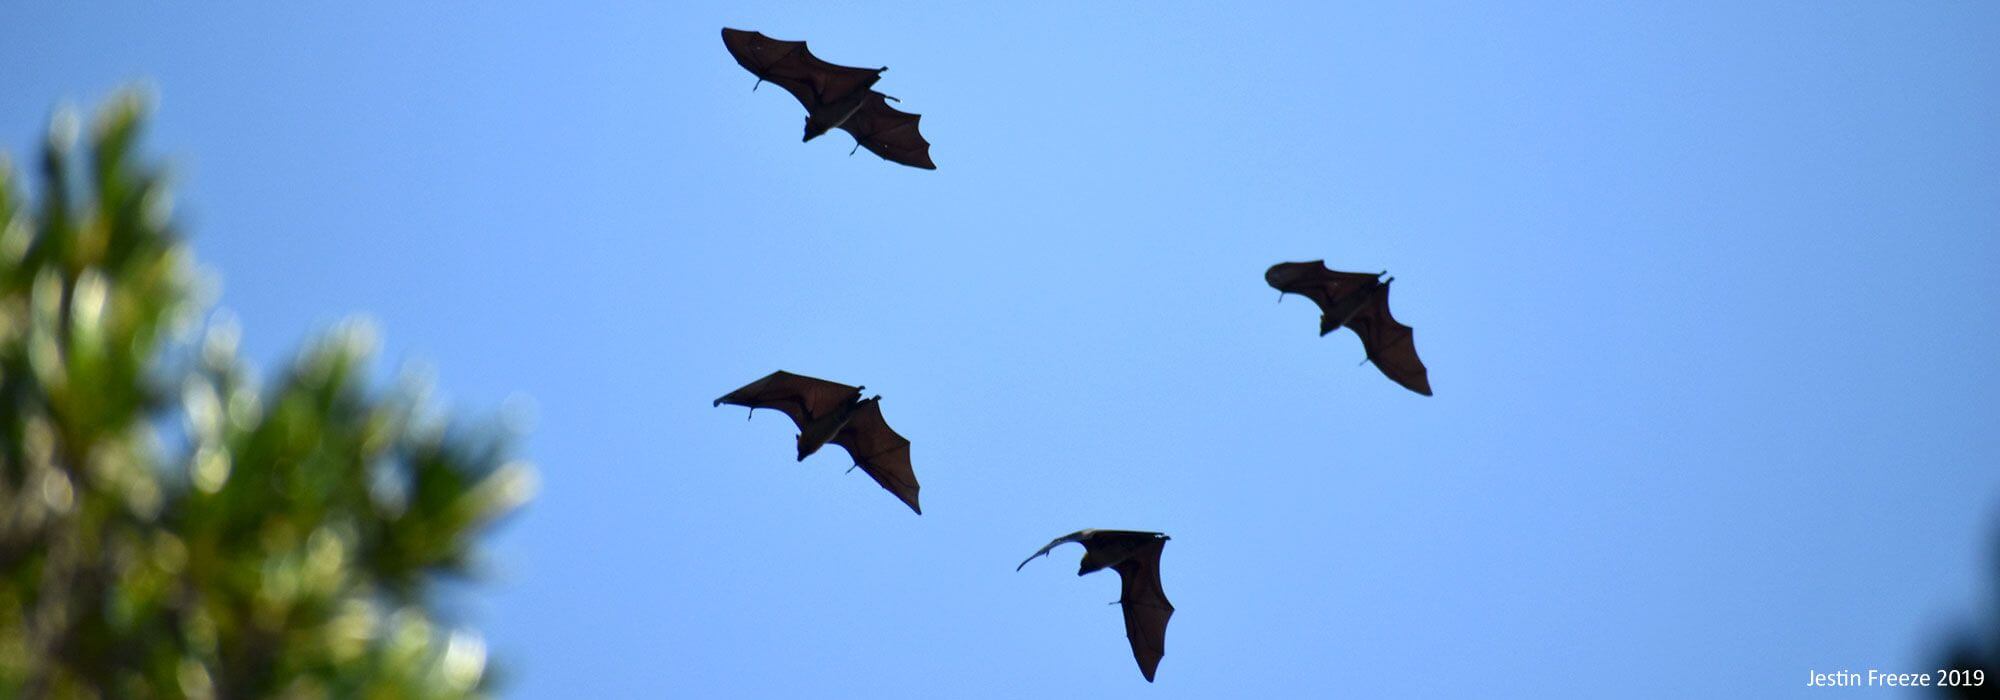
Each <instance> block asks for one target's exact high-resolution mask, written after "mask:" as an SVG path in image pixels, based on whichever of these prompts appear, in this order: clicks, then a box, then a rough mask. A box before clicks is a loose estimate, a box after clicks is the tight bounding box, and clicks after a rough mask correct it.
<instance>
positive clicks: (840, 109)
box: [722, 27, 937, 170]
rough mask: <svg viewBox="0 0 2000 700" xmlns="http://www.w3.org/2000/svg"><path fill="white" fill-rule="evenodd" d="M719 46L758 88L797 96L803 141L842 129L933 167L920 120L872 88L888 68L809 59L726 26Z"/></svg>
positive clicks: (796, 47)
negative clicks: (803, 125)
mask: <svg viewBox="0 0 2000 700" xmlns="http://www.w3.org/2000/svg"><path fill="white" fill-rule="evenodd" d="M722 45H723V46H724V47H726V48H728V49H729V55H731V56H734V57H735V58H736V63H738V64H739V65H742V66H743V68H744V69H746V70H749V71H750V73H751V74H752V75H755V76H757V85H763V84H764V83H765V82H770V83H773V84H775V85H777V86H778V87H781V88H784V89H785V91H786V92H790V93H792V96H793V97H796V98H799V103H800V104H803V105H805V107H806V137H805V140H807V141H811V140H813V139H814V138H816V137H818V136H819V135H821V134H824V133H826V132H829V131H832V130H834V129H836V128H839V129H846V130H847V133H849V134H853V135H854V142H855V147H856V148H867V149H868V150H869V152H872V153H874V154H875V155H878V156H881V157H882V158H883V159H885V160H889V161H891V162H896V163H902V164H903V165H907V166H910V167H913V168H923V169H925V170H936V169H937V164H936V163H932V162H931V143H930V142H929V141H925V140H924V135H923V134H922V133H919V132H918V131H917V121H918V120H919V119H922V118H923V117H922V116H921V115H916V114H910V113H908V112H903V111H899V110H897V109H896V108H894V107H890V106H889V101H890V100H895V99H896V98H894V97H890V96H888V95H884V94H882V93H879V92H876V91H875V90H873V89H872V88H874V86H875V81H878V80H881V79H882V72H883V71H886V70H889V67H888V66H883V67H881V68H849V67H847V66H836V65H834V64H831V63H827V62H826V61H822V60H819V57H817V56H814V55H812V52H811V51H807V50H806V43H805V42H803V41H779V40H777V39H773V38H771V37H768V36H764V35H763V34H761V33H758V32H749V31H744V30H741V29H729V28H727V27H725V28H723V30H722ZM751 89H752V90H755V89H756V87H755V86H753V87H751ZM852 154H853V152H852V151H850V152H849V155H852Z"/></svg>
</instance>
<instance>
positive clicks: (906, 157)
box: [840, 91, 937, 170]
mask: <svg viewBox="0 0 2000 700" xmlns="http://www.w3.org/2000/svg"><path fill="white" fill-rule="evenodd" d="M920 119H923V115H919V114H911V113H909V112H904V111H900V110H898V109H896V108H895V107H891V106H889V101H888V100H887V99H886V98H885V96H884V95H883V94H882V93H879V92H873V91H871V92H869V93H868V96H867V97H865V98H862V101H861V109H859V110H857V111H855V113H854V115H853V116H851V117H848V118H847V121H844V122H841V123H840V128H842V129H846V130H847V133H850V134H853V135H854V140H855V141H858V142H860V143H861V147H862V148H866V149H868V151H869V152H870V153H874V154H875V155H878V156H882V158H883V159H885V160H889V161H892V162H896V163H902V164H904V165H907V166H910V167H913V168H923V169H925V170H936V169H937V164H936V163H932V162H931V142H929V141H925V140H924V135H923V134H921V133H918V132H917V121H918V120H920Z"/></svg>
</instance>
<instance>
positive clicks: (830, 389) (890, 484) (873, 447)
mask: <svg viewBox="0 0 2000 700" xmlns="http://www.w3.org/2000/svg"><path fill="white" fill-rule="evenodd" d="M865 388H867V387H860V386H848V385H846V384H838V383H834V382H829V381H827V380H824V379H814V378H812V377H807V376H803V375H797V374H792V373H790V372H786V371H784V370H779V371H776V372H772V373H771V374H770V375H769V376H766V377H764V378H763V379H759V380H757V381H754V382H751V383H749V384H747V385H744V387H743V388H741V389H737V390H735V391H732V392H729V393H728V394H727V395H724V396H723V397H722V398H719V399H716V400H715V405H717V406H721V405H723V404H734V405H737V406H748V407H750V412H751V413H752V414H755V413H756V412H757V409H760V408H769V409H775V410H777V411H780V412H782V413H784V414H785V415H787V416H791V418H792V422H793V423H797V424H798V426H799V436H798V446H799V461H801V462H803V461H805V459H806V457H808V456H810V455H812V453H814V452H817V451H819V448H820V447H821V446H824V445H826V444H827V443H833V444H835V445H839V446H841V447H844V448H846V449H847V454H848V455H849V456H852V457H853V458H854V466H857V467H860V468H861V471H864V472H867V473H868V476H870V477H873V478H874V479H875V483H877V484H881V485H882V488H885V489H888V490H889V493H892V494H895V495H896V498H898V499H901V500H902V501H903V504H904V505H907V506H909V507H910V510H913V511H916V512H917V514H918V515H923V514H924V509H923V508H921V507H919V506H918V505H917V489H918V486H917V472H916V471H915V470H914V469H912V468H911V467H910V441H909V440H908V439H905V438H904V437H903V436H902V435H898V434H897V433H896V431H895V430H894V429H892V428H890V427H889V423H888V421H885V420H883V418H882V405H881V403H882V397H881V396H876V397H873V398H869V399H863V398H861V390H862V389H865Z"/></svg>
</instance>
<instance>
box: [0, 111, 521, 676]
mask: <svg viewBox="0 0 2000 700" xmlns="http://www.w3.org/2000/svg"><path fill="white" fill-rule="evenodd" d="M143 107H144V105H143V100H141V99H139V98H138V97H136V96H130V95H128V96H125V97H121V98H119V99H117V100H115V101H114V102H113V103H112V104H111V105H110V106H109V107H107V108H106V109H105V110H104V111H103V113H102V114H101V115H100V117H99V119H98V120H97V122H96V123H95V124H94V128H93V129H92V130H91V131H90V134H89V145H88V148H87V153H79V152H78V149H77V147H76V142H77V141H78V138H79V136H78V134H77V132H78V131H79V127H78V125H77V123H76V121H77V120H76V119H75V118H74V117H71V116H68V115H58V116H57V117H56V118H55V119H54V120H53V123H52V125H51V127H50V129H49V135H48V139H47V143H46V146H45V148H44V150H43V152H42V155H41V158H40V161H39V162H38V163H36V164H35V165H36V166H37V167H36V168H35V169H36V170H37V171H38V172H39V175H40V178H39V183H38V184H39V190H38V191H37V192H36V193H35V197H34V198H35V199H37V200H39V201H30V199H29V195H28V193H27V192H26V191H25V190H26V187H25V184H26V183H23V182H22V180H21V178H20V176H19V175H17V173H16V172H15V169H14V166H13V165H12V164H10V163H8V162H6V161H5V160H4V159H0V697H27V698H38V697H64V698H67V697H165V698H178V697H191V698H202V697H221V698H247V697H299V698H319V697H342V698H345V697H380V698H446V697H467V696H477V695H479V694H480V692H481V691H482V689H483V688H484V686H485V685H486V682H487V681H486V679H487V676H488V673H487V669H486V654H485V647H484V645H483V644H482V643H481V642H480V641H479V638H478V637H477V636H474V635H472V634H470V633H467V632H463V631H452V630H450V629H448V628H447V627H446V626H445V625H442V624H440V623H439V622H438V621H437V620H436V619H435V613H434V607H435V606H434V601H433V600H432V595H431V594H430V592H429V590H430V588H432V586H433V584H434V583H435V579H436V578H437V577H438V576H440V575H454V574H457V575H462V574H465V573H467V569H468V566H469V565H470V564H471V563H472V562H471V561H470V558H471V555H472V554H473V549H474V542H475V538H476V537H477V536H478V535H479V534H480V533H481V532H482V531H483V530H485V529H486V528H487V526H489V525H490V524H491V523H492V522H493V521H494V520H495V519H496V518H497V517H499V516H501V515H503V514H505V513H507V512H509V511H511V510H513V509H514V508H516V507H517V506H519V505H520V504H521V503H522V502H524V501H525V500H526V498H527V496H528V493H529V492H530V491H531V490H532V474H531V473H530V472H529V471H528V469H527V467H526V466H525V465H522V464H520V463H517V462H513V461H511V458H510V457H509V454H508V447H507V444H506V432H505V431H503V430H497V429H496V430H466V429H455V428H453V427H451V426H450V425H449V421H447V420H445V419H443V418H441V417H439V416H437V415H433V413H435V412H434V411H431V410H429V409H427V407H426V405H425V401H424V399H423V391H422V389H421V387H419V386H403V387H400V388H398V389H396V390H393V391H385V392H371V391H369V390H368V388H367V387H366V374H367V371H366V370H367V367H368V363H369V360H368V358H369V353H370V352H371V344H372V340H371V336H370V333H369V332H368V329H367V327H366V326H363V325H359V324H349V325H347V326H344V327H342V328H340V329H338V330H336V331H335V332H333V333H331V334H329V335H328V337H326V338H323V339H321V340H319V341H318V342H315V343H312V344H309V346H308V347H307V349H305V350H304V351H303V352H302V353H300V356H299V357H298V359H297V361H296V362H295V363H293V365H292V366H291V367H290V368H289V369H288V370H287V371H286V372H284V373H283V374H282V375H281V376H279V377H278V379H277V380H276V381H275V382H274V383H273V384H272V385H271V386H270V387H268V388H260V386H259V384H258V381H257V379H256V377H255V376H253V374H252V373H251V371H250V370H249V369H248V368H246V367H245V366H244V364H243V363H242V362H241V361H240V360H239V359H238V358H237V351H236V338H237V332H236V331H235V329H234V327H233V324H231V323H228V322H218V323H215V324H212V325H210V326H209V327H206V328H202V327H201V326H202V324H200V323H199V319H200V318H201V317H202V316H203V314H204V313H205V309H203V308H202V307H203V305H204V304H203V302H202V301H200V300H199V299H198V297H199V296H200V295H199V294H198V293H197V292H198V291H199V288H200V286H201V285H198V284H196V281H197V278H196V276H195V275H194V274H193V266H192V264H191V262H190V260H189V258H188V253H187V250H186V248H185V247H184V246H183V245H182V244H181V243H180V242H179V237H178V236H176V235H175V232H174V230H173V226H172V223H171V222H170V221H169V214H168V199H167V194H166V191H165V190H164V188H163V184H162V180H161V176H160V174H159V173H158V172H157V170H156V169H155V168H152V167H149V166H147V165H146V164H143V163H141V162H140V160H139V158H138V157H136V156H135V155H134V144H135V142H136V141H137V136H138V133H139V128H140V125H141V122H142V117H143V113H144V109H143Z"/></svg>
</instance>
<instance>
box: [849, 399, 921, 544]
mask: <svg viewBox="0 0 2000 700" xmlns="http://www.w3.org/2000/svg"><path fill="white" fill-rule="evenodd" d="M828 442H831V443H833V444H836V445H839V446H841V447H845V448H847V454H849V455H852V456H853V457H854V464H855V465H856V466H859V467H861V471H864V472H868V475H869V476H871V477H874V478H875V483H877V484H881V485H882V488H885V489H888V490H889V493H893V494H896V497H897V498H900V499H902V500H903V504H904V505H907V506H909V507H910V510H914V511H916V512H917V514H918V515H923V514H924V509H923V508H921V507H918V506H917V489H918V488H919V487H918V486H917V472H916V470H915V469H913V468H911V467H910V441H909V440H907V439H905V438H904V437H903V436H901V435H898V434H896V431H895V430H894V429H892V428H890V427H889V422H888V421H886V420H883V419H882V401H881V400H880V399H871V400H868V401H863V402H861V405H859V406H855V407H854V413H853V414H851V415H849V416H848V418H847V425H846V426H845V427H842V428H841V429H840V432H839V433H836V434H835V435H834V436H833V439H832V440H828Z"/></svg>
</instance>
